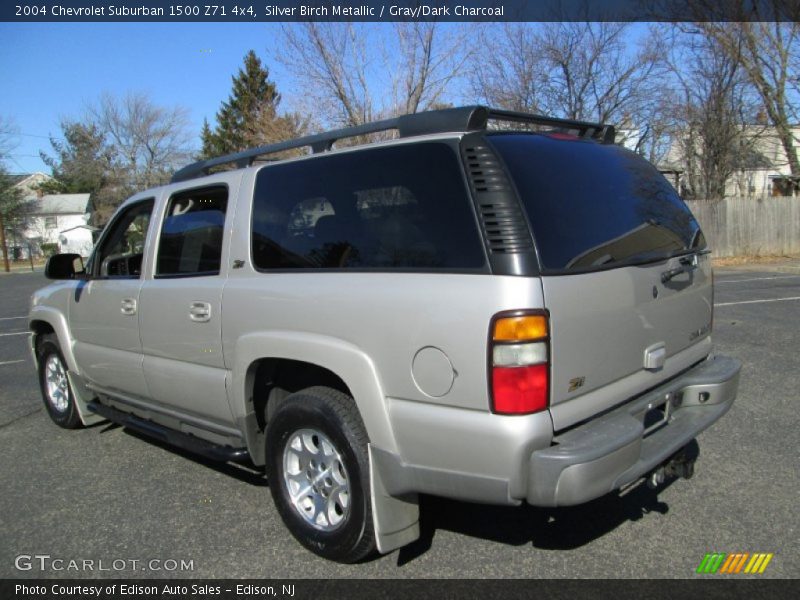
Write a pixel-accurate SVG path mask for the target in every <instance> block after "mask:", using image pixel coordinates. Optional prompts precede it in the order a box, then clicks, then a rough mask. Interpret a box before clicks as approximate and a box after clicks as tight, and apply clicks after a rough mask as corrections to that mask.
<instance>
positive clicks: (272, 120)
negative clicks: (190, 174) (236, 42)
mask: <svg viewBox="0 0 800 600" xmlns="http://www.w3.org/2000/svg"><path fill="white" fill-rule="evenodd" d="M232 81H233V86H232V90H231V94H230V96H229V97H228V100H227V102H223V103H222V106H221V107H220V109H219V111H217V126H216V128H215V129H214V130H213V131H212V130H211V128H210V127H209V126H208V122H207V121H206V122H204V124H203V130H202V132H201V134H200V135H201V140H202V143H203V148H202V151H201V157H202V158H211V157H214V156H221V155H223V154H231V153H233V152H241V151H242V150H246V149H248V148H252V147H254V146H261V145H264V144H268V143H270V142H276V141H281V140H285V139H288V138H291V137H294V136H295V135H297V133H298V132H297V123H298V119H296V118H294V117H293V116H278V105H279V104H280V101H281V96H280V94H279V93H278V91H277V88H276V86H275V84H274V83H273V82H272V81H270V80H269V70H268V69H267V67H265V66H263V65H262V64H261V60H259V58H258V57H257V56H256V53H255V52H254V51H252V50H250V51H249V52H248V53H247V55H246V56H245V58H244V66H243V67H242V68H241V69H239V72H238V74H236V75H235V76H233V77H232Z"/></svg>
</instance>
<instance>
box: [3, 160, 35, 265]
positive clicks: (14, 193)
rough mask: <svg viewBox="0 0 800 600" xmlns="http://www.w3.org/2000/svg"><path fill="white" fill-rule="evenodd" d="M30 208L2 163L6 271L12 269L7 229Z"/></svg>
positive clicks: (12, 226)
mask: <svg viewBox="0 0 800 600" xmlns="http://www.w3.org/2000/svg"><path fill="white" fill-rule="evenodd" d="M29 210H30V203H29V202H28V201H27V200H26V199H25V198H23V197H22V192H21V191H20V190H19V188H16V187H14V181H13V180H12V178H11V177H9V175H8V173H7V172H6V170H5V167H4V166H3V164H2V163H0V253H1V254H2V260H3V269H5V271H6V272H8V271H9V270H10V264H9V256H8V244H7V243H6V230H8V229H13V228H14V224H15V222H16V221H18V220H20V219H24V218H25V215H26V213H27V212H29Z"/></svg>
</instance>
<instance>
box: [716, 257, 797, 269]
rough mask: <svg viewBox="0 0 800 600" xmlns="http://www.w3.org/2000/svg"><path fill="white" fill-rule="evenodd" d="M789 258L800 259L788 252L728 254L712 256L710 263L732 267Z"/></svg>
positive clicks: (776, 261) (765, 263)
mask: <svg viewBox="0 0 800 600" xmlns="http://www.w3.org/2000/svg"><path fill="white" fill-rule="evenodd" d="M790 260H800V256H798V255H789V254H786V255H771V256H729V257H721V258H712V259H711V264H712V265H713V266H715V267H732V266H737V265H769V264H775V263H781V262H786V261H790Z"/></svg>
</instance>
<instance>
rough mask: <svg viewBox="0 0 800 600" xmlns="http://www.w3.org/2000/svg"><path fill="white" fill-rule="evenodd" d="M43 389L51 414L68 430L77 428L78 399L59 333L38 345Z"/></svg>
mask: <svg viewBox="0 0 800 600" xmlns="http://www.w3.org/2000/svg"><path fill="white" fill-rule="evenodd" d="M38 355H39V387H40V388H41V390H42V399H43V400H44V406H45V408H46V409H47V414H49V415H50V418H51V419H52V420H53V422H54V423H55V424H56V425H58V426H59V427H63V428H64V429H77V428H78V427H80V426H81V418H80V415H78V409H77V408H76V407H75V396H74V395H73V393H72V388H71V387H70V385H69V379H68V378H67V372H68V369H67V363H66V361H65V360H64V355H63V354H61V348H60V347H59V345H58V338H57V337H56V336H55V334H52V333H51V334H47V335H45V336H43V337H42V339H41V340H40V342H39V345H38Z"/></svg>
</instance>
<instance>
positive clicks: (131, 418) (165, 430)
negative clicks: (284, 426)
mask: <svg viewBox="0 0 800 600" xmlns="http://www.w3.org/2000/svg"><path fill="white" fill-rule="evenodd" d="M87 408H88V409H89V410H90V411H92V412H93V413H96V414H98V415H100V416H101V417H103V418H104V419H108V420H109V421H112V422H114V423H117V424H119V425H122V426H123V427H128V428H129V429H133V430H134V431H138V432H139V433H143V434H144V435H146V436H149V437H152V438H155V439H157V440H161V441H162V442H166V443H167V444H169V445H171V446H176V447H178V448H181V449H183V450H188V451H189V452H193V453H194V454H199V455H201V456H205V457H206V458H210V459H212V460H218V461H221V462H242V461H244V460H246V459H249V458H250V453H249V452H248V451H247V448H231V447H230V446H220V445H219V444H214V443H213V442H209V441H206V440H203V439H200V438H199V437H197V436H194V435H189V434H188V433H183V432H182V431H177V430H175V429H170V428H169V427H164V426H162V425H158V424H157V423H153V422H152V421H147V420H145V419H141V418H139V417H137V416H135V415H132V414H129V413H126V412H123V411H121V410H117V409H116V408H111V407H110V406H106V405H105V404H100V403H99V402H98V401H97V400H94V401H92V402H89V404H88V405H87Z"/></svg>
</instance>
